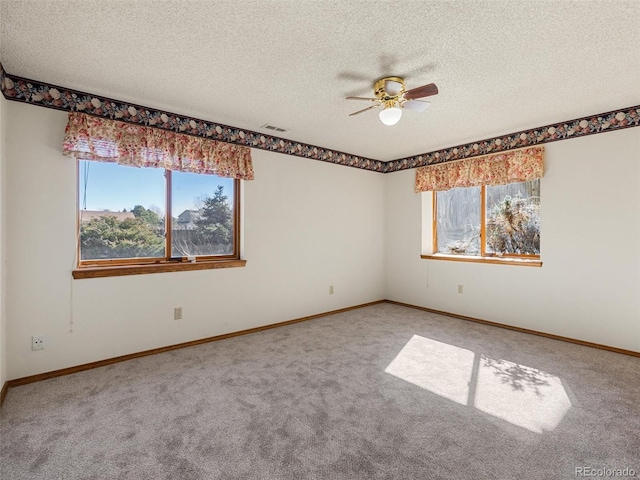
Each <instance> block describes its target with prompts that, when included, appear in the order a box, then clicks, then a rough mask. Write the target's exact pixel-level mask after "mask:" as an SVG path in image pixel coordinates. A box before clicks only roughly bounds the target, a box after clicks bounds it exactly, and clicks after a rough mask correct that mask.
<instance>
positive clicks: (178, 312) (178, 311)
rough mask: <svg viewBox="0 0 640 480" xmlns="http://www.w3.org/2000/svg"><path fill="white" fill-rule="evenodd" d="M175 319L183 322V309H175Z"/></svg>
mask: <svg viewBox="0 0 640 480" xmlns="http://www.w3.org/2000/svg"><path fill="white" fill-rule="evenodd" d="M173 319H174V320H182V307H176V308H174V309H173Z"/></svg>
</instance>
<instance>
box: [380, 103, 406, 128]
mask: <svg viewBox="0 0 640 480" xmlns="http://www.w3.org/2000/svg"><path fill="white" fill-rule="evenodd" d="M378 116H379V117H380V121H381V122H382V123H384V124H385V125H388V126H391V125H395V124H396V123H398V122H399V121H400V118H401V117H402V110H401V109H400V108H398V107H391V108H385V109H384V110H381V111H380V113H379V114H378Z"/></svg>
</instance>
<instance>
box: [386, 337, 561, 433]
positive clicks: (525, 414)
mask: <svg viewBox="0 0 640 480" xmlns="http://www.w3.org/2000/svg"><path fill="white" fill-rule="evenodd" d="M385 372H386V373H389V374H391V375H393V376H395V377H397V378H400V379H402V380H404V381H406V382H409V383H411V384H413V385H416V386H418V387H420V388H423V389H425V390H428V391H430V392H432V393H435V394H436V395H439V396H441V397H444V398H446V399H448V400H451V401H454V402H456V403H459V404H461V405H468V406H470V407H473V408H476V409H478V410H479V411H482V412H484V413H487V414H489V415H492V416H494V417H497V418H500V419H502V420H504V421H507V422H509V423H511V424H513V425H516V426H518V427H522V428H525V429H527V430H529V431H532V432H535V433H544V432H548V431H551V430H554V429H555V428H556V427H557V426H558V424H559V423H560V422H561V421H562V419H563V418H564V416H565V415H566V413H567V412H568V411H569V409H570V408H571V401H570V400H569V397H568V396H567V393H566V391H565V389H564V387H563V386H562V381H561V380H560V378H558V377H556V376H554V375H551V374H549V373H547V372H544V371H542V370H538V369H535V368H531V367H527V366H525V365H518V364H517V363H513V362H509V361H506V360H495V359H492V358H489V357H487V356H485V355H482V354H477V353H474V352H472V351H471V350H466V349H464V348H460V347H456V346H455V345H450V344H447V343H443V342H438V341H436V340H432V339H429V338H425V337H421V336H420V335H414V336H413V337H411V339H410V340H409V341H408V342H407V344H406V345H405V346H404V347H403V348H402V350H401V351H400V352H399V353H398V355H396V357H395V358H394V359H393V360H392V361H391V363H390V364H389V365H388V366H387V368H386V369H385Z"/></svg>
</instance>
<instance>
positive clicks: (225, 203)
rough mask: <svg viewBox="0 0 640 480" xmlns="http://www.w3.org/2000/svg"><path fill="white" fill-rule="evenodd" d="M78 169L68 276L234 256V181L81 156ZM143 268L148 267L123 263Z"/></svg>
mask: <svg viewBox="0 0 640 480" xmlns="http://www.w3.org/2000/svg"><path fill="white" fill-rule="evenodd" d="M78 173H79V175H78V195H79V199H78V205H79V211H78V259H79V261H78V270H76V271H74V277H75V278H83V276H84V275H83V274H82V273H81V271H82V269H93V270H96V269H103V270H105V271H110V269H111V267H128V268H126V269H124V270H123V269H120V270H116V271H119V272H120V273H112V274H130V273H147V272H150V271H166V270H177V269H199V268H201V267H202V265H203V264H207V263H208V264H209V265H210V266H209V267H208V268H215V267H214V266H211V264H213V263H220V261H223V260H229V261H233V260H239V245H240V242H239V188H240V180H234V179H229V178H222V177H218V176H216V175H204V174H196V173H188V172H175V171H170V170H165V169H161V168H136V167H130V166H124V165H118V164H116V163H103V162H94V161H86V160H78ZM181 264H184V265H183V267H186V268H175V267H176V265H177V266H180V265H181ZM195 264H197V265H199V266H195ZM162 265H165V266H169V268H166V269H162V268H157V267H161V266H162ZM144 266H147V267H152V268H148V269H147V270H146V271H141V270H140V269H138V270H136V271H132V270H131V268H130V267H144ZM220 266H222V265H220ZM223 266H236V265H229V264H227V265H223ZM238 266H239V265H238ZM105 267H107V268H105ZM153 267H156V268H155V269H154V268H153ZM143 270H144V269H143ZM105 275H106V274H97V275H87V276H105Z"/></svg>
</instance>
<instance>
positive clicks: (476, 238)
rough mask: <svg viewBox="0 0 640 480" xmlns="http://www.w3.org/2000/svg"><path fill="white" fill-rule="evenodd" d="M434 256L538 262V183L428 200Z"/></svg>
mask: <svg viewBox="0 0 640 480" xmlns="http://www.w3.org/2000/svg"><path fill="white" fill-rule="evenodd" d="M433 201H434V208H433V211H434V246H433V251H434V252H435V253H439V254H449V255H461V256H465V255H466V256H480V257H522V258H532V259H535V258H540V180H539V179H537V180H531V181H526V182H518V183H510V184H507V185H495V186H480V187H468V188H454V189H451V190H446V191H438V192H434V194H433Z"/></svg>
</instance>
